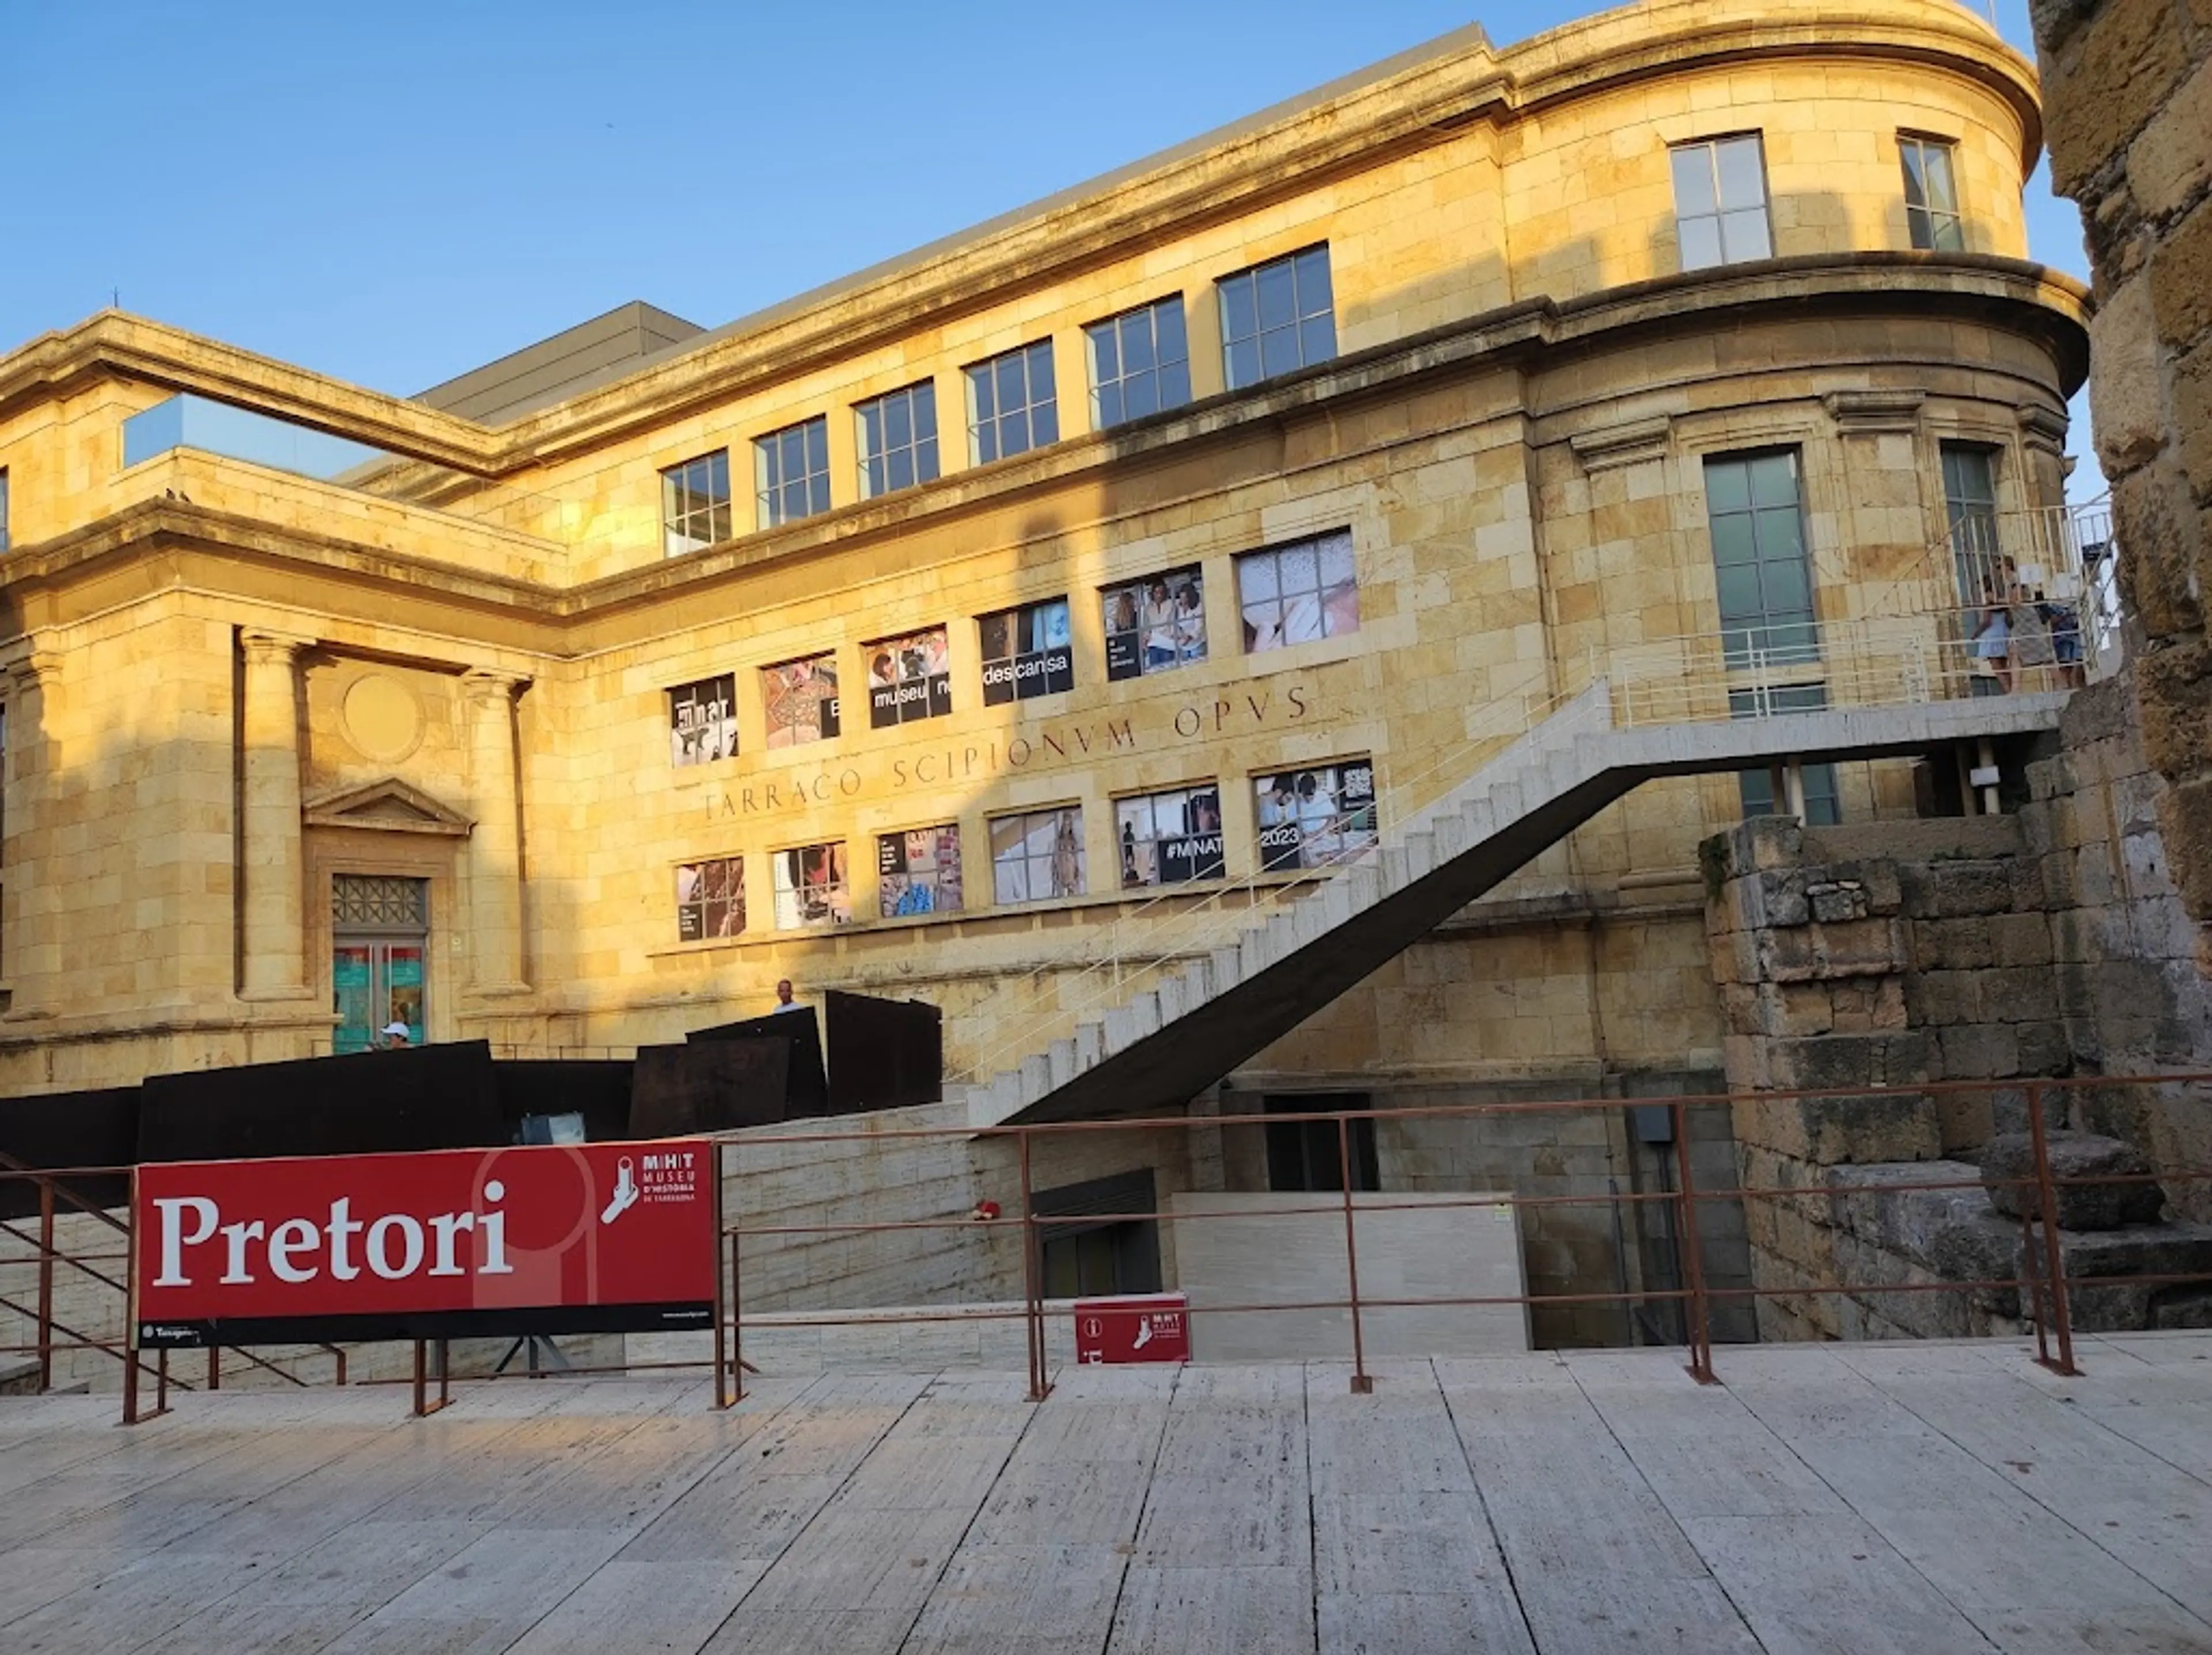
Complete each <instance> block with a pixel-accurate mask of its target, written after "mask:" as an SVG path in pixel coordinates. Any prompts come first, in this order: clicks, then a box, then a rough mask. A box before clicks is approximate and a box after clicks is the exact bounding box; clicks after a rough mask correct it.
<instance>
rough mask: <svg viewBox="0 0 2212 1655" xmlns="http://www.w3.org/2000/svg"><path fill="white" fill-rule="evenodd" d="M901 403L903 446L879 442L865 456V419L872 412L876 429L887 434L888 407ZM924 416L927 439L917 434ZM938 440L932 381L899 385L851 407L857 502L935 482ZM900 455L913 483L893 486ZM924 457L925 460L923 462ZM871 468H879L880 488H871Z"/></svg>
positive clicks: (935, 393)
mask: <svg viewBox="0 0 2212 1655" xmlns="http://www.w3.org/2000/svg"><path fill="white" fill-rule="evenodd" d="M899 399H905V401H906V403H907V409H908V412H907V440H906V441H904V442H891V441H887V440H885V441H881V443H880V446H879V447H878V450H877V452H876V453H873V454H871V453H869V452H868V416H869V415H870V413H871V412H873V413H874V414H875V415H876V417H877V422H878V427H879V429H884V430H886V431H887V430H888V429H889V425H890V406H891V405H892V404H893V403H894V402H896V401H898V400H899ZM925 413H926V414H927V419H928V424H929V431H928V435H926V436H925V435H922V431H921V423H922V417H923V416H924V414H925ZM938 438H939V433H938V426H937V381H936V380H934V379H925V380H915V382H914V383H913V384H911V385H902V386H898V387H897V388H896V390H891V391H884V392H878V394H877V395H875V396H872V397H864V398H862V399H860V401H858V402H856V403H854V405H853V453H854V472H855V473H856V477H857V481H858V483H859V485H860V498H861V499H863V500H880V499H882V498H883V497H884V496H885V495H887V494H897V493H899V492H901V491H902V490H907V489H918V488H921V486H922V485H923V484H928V483H934V482H936V481H937V479H938V478H939V477H940V476H941V475H943V473H942V472H940V470H939V448H938ZM901 453H904V454H906V455H908V458H909V464H910V465H911V467H912V470H913V472H914V480H913V481H912V482H910V483H896V482H893V481H892V480H891V476H890V473H891V469H892V466H893V464H894V462H895V459H896V456H897V455H899V454H901ZM925 453H926V454H927V459H925V458H924V456H925ZM870 465H878V466H880V467H882V468H883V472H884V484H883V486H882V487H881V488H878V487H877V486H875V484H874V483H873V482H872V479H871V478H870V477H869V474H868V467H869V466H870Z"/></svg>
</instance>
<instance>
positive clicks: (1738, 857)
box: [1729, 816, 1805, 873]
mask: <svg viewBox="0 0 2212 1655" xmlns="http://www.w3.org/2000/svg"><path fill="white" fill-rule="evenodd" d="M1729 859H1730V865H1731V867H1732V869H1733V871H1735V872H1736V873H1759V872H1764V871H1765V870H1767V869H1770V868H1784V867H1797V866H1798V865H1800V864H1801V863H1802V862H1803V861H1804V860H1805V828H1804V824H1802V823H1801V822H1800V821H1798V819H1797V818H1796V817H1794V816H1754V817H1753V818H1751V819H1750V820H1749V821H1747V822H1745V823H1744V824H1742V825H1741V826H1740V827H1738V828H1737V829H1736V830H1735V832H1733V833H1732V834H1730V835H1729Z"/></svg>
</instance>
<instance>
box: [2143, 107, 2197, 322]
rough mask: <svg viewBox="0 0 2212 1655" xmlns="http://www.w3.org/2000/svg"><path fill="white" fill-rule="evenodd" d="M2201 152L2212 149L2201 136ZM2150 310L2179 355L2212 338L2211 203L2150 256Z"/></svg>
mask: <svg viewBox="0 0 2212 1655" xmlns="http://www.w3.org/2000/svg"><path fill="white" fill-rule="evenodd" d="M2198 78H2200V79H2202V78H2203V76H2202V75H2201V74H2200V76H2199V77H2198ZM2198 146H2199V148H2200V149H2207V148H2208V147H2207V146H2206V145H2205V144H2204V143H2203V137H2202V136H2201V135H2200V137H2199V138H2198ZM2150 305H2151V313H2152V315H2153V317H2154V319H2155V320H2156V322H2157V324H2158V337H2159V338H2161V339H2163V340H2165V341H2166V344H2170V345H2172V346H2174V347H2175V348H2176V349H2178V350H2186V349H2188V348H2189V347H2190V346H2191V345H2192V344H2196V343H2197V340H2198V338H2201V337H2202V336H2203V335H2204V334H2205V333H2207V332H2212V199H2208V200H2206V201H2204V202H2202V203H2200V204H2198V205H2197V208H2196V210H2194V211H2192V212H2191V214H2190V215H2189V216H2188V217H2186V218H2185V219H2183V220H2182V221H2181V222H2180V224H2179V225H2178V226H2177V227H2176V228H2174V229H2173V230H2172V233H2171V234H2168V235H2167V236H2166V240H2164V241H2163V242H2162V243H2160V246H2159V248H2158V251H2157V252H2155V253H2153V254H2152V255H2151V260H2150Z"/></svg>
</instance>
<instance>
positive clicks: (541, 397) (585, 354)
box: [413, 299, 706, 425]
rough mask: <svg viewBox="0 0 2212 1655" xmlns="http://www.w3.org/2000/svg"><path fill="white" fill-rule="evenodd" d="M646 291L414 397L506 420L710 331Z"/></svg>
mask: <svg viewBox="0 0 2212 1655" xmlns="http://www.w3.org/2000/svg"><path fill="white" fill-rule="evenodd" d="M703 332H706V330H705V329H704V328H702V327H701V326H699V325H698V324H697V323H696V322H687V321H685V320H684V319H683V318H682V317H681V316H677V315H672V314H671V313H669V312H667V311H665V310H662V309H660V308H659V307H656V306H653V305H649V304H647V303H646V302H645V301H644V300H642V299H633V300H631V301H629V303H628V304H626V305H617V306H616V307H614V308H613V309H612V310H611V311H608V312H607V313H605V315H603V316H594V317H592V319H591V320H590V321H588V322H579V323H577V324H576V326H574V327H571V328H566V329H564V330H562V332H558V333H556V334H555V335H553V337H552V338H550V339H540V340H539V341H538V343H537V344H532V345H525V346H524V347H523V348H522V349H521V350H515V351H510V352H509V353H508V354H507V355H506V356H501V358H500V359H499V360H498V361H496V362H486V363H485V364H484V365H483V367H482V368H471V369H470V370H469V371H468V372H467V373H465V374H461V375H460V376H459V377H458V378H456V379H450V380H447V381H446V382H445V383H444V384H442V385H434V386H431V387H430V388H429V389H428V391H422V392H416V395H415V397H414V399H413V400H415V401H416V402H420V403H426V404H428V405H429V406H430V407H433V408H436V409H439V410H441V411H444V412H446V413H448V414H459V415H460V416H461V417H464V418H465V419H472V420H476V421H477V422H479V423H482V424H485V425H503V424H505V423H507V421H509V420H511V419H517V418H520V417H521V416H522V415H524V414H526V413H528V412H530V411H532V409H536V408H544V407H549V406H550V405H552V404H554V403H556V402H559V401H561V400H562V399H564V398H568V397H573V396H574V395H576V394H577V393H578V392H581V391H588V390H590V389H591V388H592V386H595V385H604V384H605V383H607V382H608V381H609V380H617V379H620V378H621V377H622V376H623V374H627V373H629V372H630V370H631V369H633V368H635V367H636V366H637V365H638V364H639V363H640V362H643V361H644V360H645V359H646V358H647V357H649V356H654V355H656V354H658V353H659V352H660V351H663V350H667V349H668V348H669V347H670V346H671V345H678V344H684V342H685V341H686V340H689V339H692V338H696V337H697V336H698V335H700V334H702V333H703Z"/></svg>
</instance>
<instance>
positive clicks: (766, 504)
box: [753, 415, 829, 529]
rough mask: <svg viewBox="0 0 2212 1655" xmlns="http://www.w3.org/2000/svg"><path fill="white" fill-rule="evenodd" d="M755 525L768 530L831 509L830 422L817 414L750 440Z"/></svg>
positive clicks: (825, 417)
mask: <svg viewBox="0 0 2212 1655" xmlns="http://www.w3.org/2000/svg"><path fill="white" fill-rule="evenodd" d="M753 486H754V487H755V488H756V489H757V490H758V491H759V494H758V498H759V502H760V517H759V520H758V522H757V526H758V527H760V528H764V529H772V528H774V527H775V526H777V525H778V524H780V523H796V522H797V521H798V520H799V519H800V518H802V517H812V516H814V515H815V514H817V513H818V512H825V511H828V510H829V418H828V417H827V416H824V415H817V416H816V417H814V418H812V419H810V420H805V421H802V422H801V423H799V424H797V425H787V426H785V427H784V428H783V429H781V431H771V432H769V434H768V435H766V436H764V437H755V438H754V439H753Z"/></svg>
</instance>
